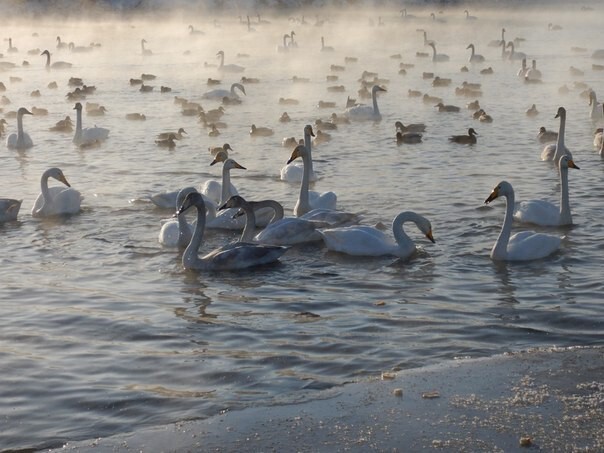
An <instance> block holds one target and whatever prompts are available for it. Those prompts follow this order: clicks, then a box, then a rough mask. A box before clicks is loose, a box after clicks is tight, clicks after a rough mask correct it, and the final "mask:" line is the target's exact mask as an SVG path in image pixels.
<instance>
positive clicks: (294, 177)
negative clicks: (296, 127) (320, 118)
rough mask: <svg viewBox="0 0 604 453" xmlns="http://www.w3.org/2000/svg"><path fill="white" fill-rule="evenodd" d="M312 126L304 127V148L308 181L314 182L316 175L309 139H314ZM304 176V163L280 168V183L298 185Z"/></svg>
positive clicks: (292, 163)
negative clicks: (306, 157)
mask: <svg viewBox="0 0 604 453" xmlns="http://www.w3.org/2000/svg"><path fill="white" fill-rule="evenodd" d="M314 136H315V134H314V133H313V130H312V126H311V125H310V124H307V125H306V126H304V146H306V149H307V151H308V166H309V168H310V171H309V181H311V182H312V181H316V180H317V175H316V174H315V171H314V169H313V162H312V139H311V138H310V137H314ZM303 176H304V162H301V163H300V162H291V163H289V164H287V165H285V166H284V167H283V168H281V181H287V182H294V183H299V182H301V181H302V177H303Z"/></svg>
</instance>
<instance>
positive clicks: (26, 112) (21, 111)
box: [17, 107, 33, 116]
mask: <svg viewBox="0 0 604 453" xmlns="http://www.w3.org/2000/svg"><path fill="white" fill-rule="evenodd" d="M23 115H33V113H31V112H30V111H29V110H27V109H26V108H25V107H21V108H19V110H17V116H23Z"/></svg>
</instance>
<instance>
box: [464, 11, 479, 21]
mask: <svg viewBox="0 0 604 453" xmlns="http://www.w3.org/2000/svg"><path fill="white" fill-rule="evenodd" d="M464 13H466V20H476V19H478V17H476V16H470V12H469V11H468V10H467V9H465V10H464Z"/></svg>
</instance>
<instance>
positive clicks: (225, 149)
mask: <svg viewBox="0 0 604 453" xmlns="http://www.w3.org/2000/svg"><path fill="white" fill-rule="evenodd" d="M208 151H209V152H210V155H211V156H213V157H214V159H216V158H218V159H219V160H217V161H216V162H224V161H225V160H226V159H227V158H228V157H229V151H233V148H231V145H229V144H228V143H225V144H224V145H222V146H211V147H208ZM218 153H223V154H222V155H221V156H220V157H218ZM216 162H212V163H211V164H210V165H213V164H215V163H216Z"/></svg>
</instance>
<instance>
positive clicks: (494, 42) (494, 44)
mask: <svg viewBox="0 0 604 453" xmlns="http://www.w3.org/2000/svg"><path fill="white" fill-rule="evenodd" d="M502 41H503V42H505V28H502V29H501V39H494V40H492V41H489V44H488V46H489V47H499V46H501V42H502Z"/></svg>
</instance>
